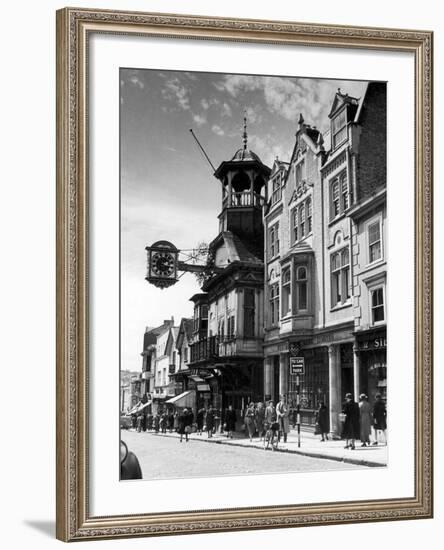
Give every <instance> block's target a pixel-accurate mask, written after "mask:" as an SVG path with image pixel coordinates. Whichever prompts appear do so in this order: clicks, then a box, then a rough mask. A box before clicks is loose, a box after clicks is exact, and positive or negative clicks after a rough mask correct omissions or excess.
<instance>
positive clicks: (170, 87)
mask: <svg viewBox="0 0 444 550" xmlns="http://www.w3.org/2000/svg"><path fill="white" fill-rule="evenodd" d="M162 96H163V97H164V98H165V99H169V100H173V101H175V102H176V104H177V106H178V107H180V108H181V109H183V110H184V111H187V110H188V109H189V108H190V98H189V91H188V89H187V88H186V87H185V86H184V85H183V84H181V82H180V80H179V79H178V78H177V77H173V78H171V79H170V80H167V81H166V82H165V87H164V88H163V90H162Z"/></svg>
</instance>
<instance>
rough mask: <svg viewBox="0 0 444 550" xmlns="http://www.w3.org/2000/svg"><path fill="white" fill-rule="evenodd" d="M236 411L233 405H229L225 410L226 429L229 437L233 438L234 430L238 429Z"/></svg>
mask: <svg viewBox="0 0 444 550" xmlns="http://www.w3.org/2000/svg"><path fill="white" fill-rule="evenodd" d="M236 420H237V416H236V411H235V410H234V409H233V405H228V409H227V410H226V411H225V426H224V427H225V430H226V432H227V437H229V438H230V439H233V432H234V431H235V430H236Z"/></svg>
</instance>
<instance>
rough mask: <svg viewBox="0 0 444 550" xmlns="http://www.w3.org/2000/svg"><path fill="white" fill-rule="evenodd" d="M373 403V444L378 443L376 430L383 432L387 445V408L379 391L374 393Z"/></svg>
mask: <svg viewBox="0 0 444 550" xmlns="http://www.w3.org/2000/svg"><path fill="white" fill-rule="evenodd" d="M375 399H376V401H375V403H374V405H373V429H374V430H375V441H374V442H373V445H377V444H378V432H382V433H383V434H384V442H385V444H386V445H387V436H386V432H385V431H386V429H387V409H386V407H385V403H384V401H383V399H382V397H381V394H380V393H377V394H376V395H375Z"/></svg>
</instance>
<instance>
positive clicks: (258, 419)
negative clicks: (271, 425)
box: [254, 401, 265, 441]
mask: <svg viewBox="0 0 444 550" xmlns="http://www.w3.org/2000/svg"><path fill="white" fill-rule="evenodd" d="M254 420H255V423H256V430H257V433H258V435H259V441H262V438H263V437H264V435H265V430H264V422H265V406H264V404H263V403H262V401H259V403H258V404H257V407H256V416H255V418H254Z"/></svg>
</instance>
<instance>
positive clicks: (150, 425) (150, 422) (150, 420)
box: [146, 413, 153, 431]
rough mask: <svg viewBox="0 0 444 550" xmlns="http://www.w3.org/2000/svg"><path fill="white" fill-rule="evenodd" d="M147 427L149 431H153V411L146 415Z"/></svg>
mask: <svg viewBox="0 0 444 550" xmlns="http://www.w3.org/2000/svg"><path fill="white" fill-rule="evenodd" d="M146 429H147V430H148V431H151V430H152V429H153V415H152V414H151V413H148V415H147V417H146Z"/></svg>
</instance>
